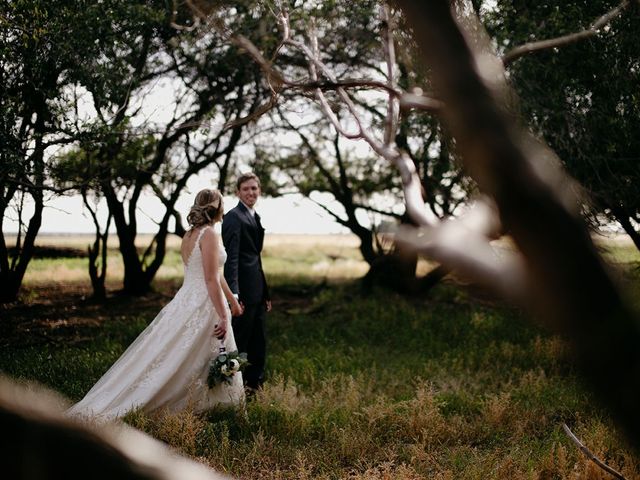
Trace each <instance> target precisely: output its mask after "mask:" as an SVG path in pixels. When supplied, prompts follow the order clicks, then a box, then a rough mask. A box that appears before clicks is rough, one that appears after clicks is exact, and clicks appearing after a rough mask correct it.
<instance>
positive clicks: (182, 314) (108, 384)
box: [67, 189, 244, 421]
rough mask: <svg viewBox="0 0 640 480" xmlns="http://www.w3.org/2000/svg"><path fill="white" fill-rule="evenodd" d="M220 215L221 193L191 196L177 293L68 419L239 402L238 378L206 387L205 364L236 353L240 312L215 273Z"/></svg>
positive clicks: (222, 256)
mask: <svg viewBox="0 0 640 480" xmlns="http://www.w3.org/2000/svg"><path fill="white" fill-rule="evenodd" d="M223 212H224V208H223V203H222V195H221V194H220V192H219V191H218V190H210V189H205V190H202V191H200V192H199V193H198V194H197V195H196V198H195V201H194V204H193V206H192V207H191V211H190V212H189V215H188V216H187V221H188V222H189V225H190V227H191V228H190V230H189V231H188V232H187V233H186V234H185V236H184V238H183V239H182V245H181V254H182V261H183V263H184V282H183V284H182V287H181V288H180V290H178V293H176V295H175V297H174V298H173V299H172V300H171V301H170V302H169V303H168V304H167V305H166V306H165V307H164V308H163V309H162V310H161V311H160V313H159V314H158V316H157V317H156V318H155V319H154V320H153V321H152V322H151V323H150V324H149V326H148V327H147V328H146V329H145V330H144V331H143V332H142V333H141V334H140V335H139V336H138V338H137V339H136V340H135V341H134V342H133V343H132V344H131V345H130V346H129V348H127V350H126V351H125V352H124V353H123V354H122V356H121V357H120V358H119V359H118V360H117V361H116V362H115V363H114V364H113V366H112V367H111V368H110V369H109V370H108V371H107V373H105V374H104V375H103V376H102V378H101V379H100V380H98V382H97V383H96V384H95V385H94V386H93V388H91V390H90V391H89V393H87V395H86V396H85V397H84V398H83V399H82V400H81V401H80V402H78V403H76V404H75V405H73V406H72V407H71V408H70V409H69V410H67V415H70V416H78V417H85V418H91V419H94V420H98V421H107V420H113V419H116V418H120V417H122V416H124V415H125V414H126V413H127V412H129V411H131V410H134V409H137V408H142V409H143V410H144V411H153V410H158V409H167V410H169V411H179V410H184V409H185V408H193V409H194V410H195V411H204V410H207V409H209V408H211V407H213V406H214V405H219V404H227V405H237V404H239V403H241V402H242V401H243V400H244V389H243V386H242V374H241V373H240V372H238V373H236V374H235V375H233V377H232V378H231V383H230V384H225V383H222V384H220V385H216V386H215V387H213V388H211V389H209V388H208V386H207V374H208V369H209V361H210V360H211V359H212V358H213V357H214V356H216V355H217V353H218V349H219V347H220V346H224V347H225V348H226V350H227V351H232V350H235V349H236V343H235V340H234V337H233V331H232V329H231V328H230V327H231V312H233V314H234V315H240V314H241V313H242V307H241V306H240V304H239V303H238V300H236V298H235V297H234V296H233V294H232V293H231V290H230V289H229V287H228V285H227V283H226V281H225V279H224V276H222V275H221V274H220V267H221V266H222V265H223V264H224V262H225V260H226V257H227V254H226V252H225V251H224V247H223V246H222V243H221V241H220V237H219V236H218V234H217V233H216V232H215V231H214V229H213V225H214V224H215V223H216V222H219V221H221V220H222V214H223ZM225 297H226V300H227V301H228V302H229V305H230V306H231V312H230V311H229V307H228V306H227V303H226V302H225Z"/></svg>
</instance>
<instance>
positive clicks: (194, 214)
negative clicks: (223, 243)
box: [187, 188, 224, 229]
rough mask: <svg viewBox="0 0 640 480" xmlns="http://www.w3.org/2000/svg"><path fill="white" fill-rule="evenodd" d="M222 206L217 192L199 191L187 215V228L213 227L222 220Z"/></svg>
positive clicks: (208, 189) (206, 189) (211, 190)
mask: <svg viewBox="0 0 640 480" xmlns="http://www.w3.org/2000/svg"><path fill="white" fill-rule="evenodd" d="M223 213H224V204H223V202H222V194H221V193H220V191H219V190H213V189H210V188H205V189H204V190H200V191H199V192H198V194H197V195H196V198H195V200H194V201H193V206H192V207H191V210H189V214H188V215H187V222H188V223H189V226H190V227H191V228H192V229H194V228H198V227H201V226H203V225H213V224H214V223H215V222H219V221H220V220H222V214H223Z"/></svg>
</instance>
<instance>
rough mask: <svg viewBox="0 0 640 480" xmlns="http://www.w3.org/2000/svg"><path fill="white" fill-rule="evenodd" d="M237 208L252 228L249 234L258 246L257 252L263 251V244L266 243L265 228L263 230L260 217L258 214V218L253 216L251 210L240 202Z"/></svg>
mask: <svg viewBox="0 0 640 480" xmlns="http://www.w3.org/2000/svg"><path fill="white" fill-rule="evenodd" d="M237 208H238V209H239V210H240V212H241V213H242V215H243V216H244V219H245V222H247V223H248V224H249V225H251V227H252V228H250V229H249V231H248V232H247V233H248V234H249V235H250V236H251V239H252V240H253V243H254V245H255V246H256V250H257V251H258V252H260V251H262V244H263V242H264V228H262V224H261V223H260V216H259V215H258V214H257V213H256V217H257V218H256V217H254V216H253V215H251V212H250V211H249V209H248V208H247V207H246V205H245V204H244V203H242V202H238V207H237Z"/></svg>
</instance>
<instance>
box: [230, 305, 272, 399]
mask: <svg viewBox="0 0 640 480" xmlns="http://www.w3.org/2000/svg"><path fill="white" fill-rule="evenodd" d="M266 317H267V308H266V305H265V303H264V302H260V303H253V304H249V305H245V306H244V313H243V314H242V315H241V316H239V317H233V318H232V319H231V326H232V328H233V335H234V336H235V338H236V345H237V346H238V351H239V352H246V353H247V360H248V361H249V365H248V366H247V367H246V368H245V369H244V372H243V373H242V375H243V376H244V383H245V385H247V386H248V387H250V388H255V389H257V388H260V387H261V386H262V383H263V382H264V365H265V357H266V343H267V337H266V335H265V320H266Z"/></svg>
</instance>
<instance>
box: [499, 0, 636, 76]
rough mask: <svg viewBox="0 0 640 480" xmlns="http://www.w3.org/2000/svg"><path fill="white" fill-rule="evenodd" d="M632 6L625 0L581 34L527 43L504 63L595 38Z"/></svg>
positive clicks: (503, 61) (511, 54)
mask: <svg viewBox="0 0 640 480" xmlns="http://www.w3.org/2000/svg"><path fill="white" fill-rule="evenodd" d="M630 5H631V1H630V0H623V1H622V2H620V4H619V5H618V6H617V7H615V8H614V9H612V10H611V11H609V12H607V13H605V14H604V15H602V16H601V17H599V18H597V19H596V20H595V21H594V22H593V23H592V24H591V25H590V26H589V28H587V29H585V30H582V31H580V32H576V33H570V34H568V35H563V36H561V37H556V38H551V39H548V40H540V41H539V42H531V43H525V44H524V45H520V46H519V47H515V48H514V49H512V50H510V51H509V52H507V53H506V54H505V55H504V56H503V57H502V63H503V64H504V65H505V66H507V65H509V64H510V63H512V62H514V61H515V60H517V59H519V58H520V57H523V56H525V55H529V54H530V53H533V52H539V51H541V50H549V49H551V48H559V47H564V46H566V45H571V44H572V43H576V42H579V41H581V40H585V39H587V38H591V37H594V36H596V35H597V34H598V32H599V31H600V29H601V28H602V27H604V26H605V25H607V24H608V23H610V22H611V21H612V20H614V19H615V18H616V17H618V16H619V15H620V14H621V13H622V12H623V11H624V10H625V9H627V8H628V7H629V6H630Z"/></svg>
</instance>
